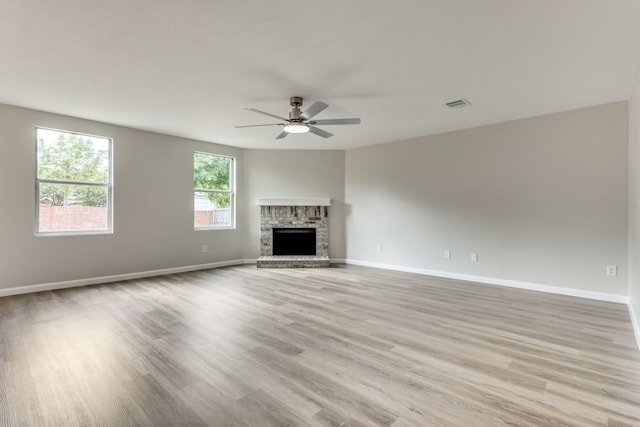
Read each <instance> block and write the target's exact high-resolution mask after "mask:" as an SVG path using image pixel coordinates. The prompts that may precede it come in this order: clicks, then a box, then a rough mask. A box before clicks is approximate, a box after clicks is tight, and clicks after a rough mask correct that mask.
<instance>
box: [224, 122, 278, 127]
mask: <svg viewBox="0 0 640 427" xmlns="http://www.w3.org/2000/svg"><path fill="white" fill-rule="evenodd" d="M258 126H282V123H267V124H264V125H243V126H234V128H255V127H258Z"/></svg>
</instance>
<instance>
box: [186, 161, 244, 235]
mask: <svg viewBox="0 0 640 427" xmlns="http://www.w3.org/2000/svg"><path fill="white" fill-rule="evenodd" d="M196 154H203V155H205V156H212V157H224V158H227V159H231V162H230V165H229V168H230V170H229V189H228V190H212V189H208V188H196V186H195V185H194V186H193V191H192V196H191V202H192V203H193V205H192V215H191V219H192V221H193V230H194V231H207V230H234V229H235V228H236V158H235V157H234V156H227V155H225V154H217V153H209V152H206V151H197V150H196V151H194V152H193V155H192V156H191V169H192V175H191V176H192V178H193V174H194V173H195V155H196ZM196 193H217V194H229V195H230V199H231V201H230V203H229V209H231V212H230V220H231V225H220V226H214V225H212V226H209V227H196V225H195V211H196V206H195V194H196Z"/></svg>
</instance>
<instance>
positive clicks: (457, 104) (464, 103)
mask: <svg viewBox="0 0 640 427" xmlns="http://www.w3.org/2000/svg"><path fill="white" fill-rule="evenodd" d="M444 105H446V106H447V108H448V109H450V110H453V109H454V108H463V107H469V106H470V105H471V103H470V102H469V101H468V100H466V99H464V98H460V99H456V100H455V101H451V102H447V103H446V104H444Z"/></svg>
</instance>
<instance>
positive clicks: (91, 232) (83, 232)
mask: <svg viewBox="0 0 640 427" xmlns="http://www.w3.org/2000/svg"><path fill="white" fill-rule="evenodd" d="M38 129H42V130H50V131H54V132H61V133H69V134H72V135H81V136H88V137H93V138H102V139H107V140H109V182H107V183H104V182H100V183H94V182H83V181H69V180H56V179H46V178H44V179H40V178H39V177H38ZM34 139H35V143H36V147H35V148H36V149H35V155H36V158H35V165H36V168H35V175H36V179H35V204H36V215H35V218H34V219H35V221H34V235H35V236H36V237H56V236H92V235H100V234H113V138H111V137H108V136H102V135H95V134H90V133H84V132H75V131H70V130H64V129H56V128H50V127H45V126H36V127H35V138H34ZM41 183H44V184H73V185H91V186H96V187H107V226H108V227H107V229H105V230H72V231H39V229H40V184H41Z"/></svg>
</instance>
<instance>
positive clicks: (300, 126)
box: [236, 96, 360, 139]
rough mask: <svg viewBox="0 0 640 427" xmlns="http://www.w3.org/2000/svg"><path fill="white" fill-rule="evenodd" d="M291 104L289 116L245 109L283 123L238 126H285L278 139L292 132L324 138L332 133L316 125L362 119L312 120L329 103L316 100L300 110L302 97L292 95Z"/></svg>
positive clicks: (355, 123) (346, 123)
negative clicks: (309, 133)
mask: <svg viewBox="0 0 640 427" xmlns="http://www.w3.org/2000/svg"><path fill="white" fill-rule="evenodd" d="M289 103H290V104H291V107H292V108H291V111H290V112H289V118H288V119H287V118H284V117H280V116H276V115H275V114H271V113H266V112H264V111H260V110H256V109H255V108H245V110H248V111H253V112H254V113H259V114H264V115H265V116H269V117H274V118H276V119H280V120H282V122H281V123H267V124H264V125H246V126H236V127H237V128H251V127H258V126H284V129H283V131H282V132H281V133H280V134H279V135H278V136H276V139H282V138H284V137H285V136H287V135H288V134H290V133H306V132H311V133H314V134H316V135H318V136H321V137H323V138H331V137H332V136H333V134H332V133H330V132H327V131H326V130H322V129H320V128H317V127H315V126H314V125H323V126H326V125H359V124H360V119H325V120H311V119H312V118H313V117H315V116H316V115H317V114H318V113H320V112H322V111H324V110H325V109H326V108H327V107H329V105H327V104H325V103H324V102H320V101H316V102H314V103H313V104H312V105H311V107H309V108H307V109H306V110H305V111H304V112H302V111H301V110H300V107H302V98H301V97H299V96H292V97H291V99H290V100H289Z"/></svg>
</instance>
